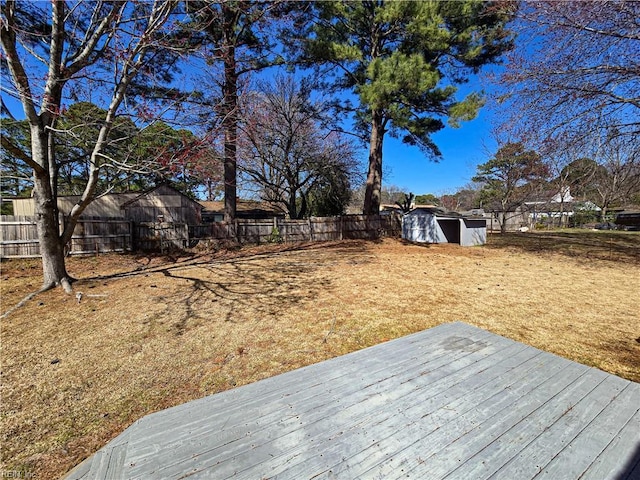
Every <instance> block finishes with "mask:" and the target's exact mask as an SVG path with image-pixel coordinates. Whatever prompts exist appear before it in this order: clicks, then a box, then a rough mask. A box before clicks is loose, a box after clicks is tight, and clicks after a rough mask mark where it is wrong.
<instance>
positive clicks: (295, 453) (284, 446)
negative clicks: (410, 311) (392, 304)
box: [67, 323, 640, 480]
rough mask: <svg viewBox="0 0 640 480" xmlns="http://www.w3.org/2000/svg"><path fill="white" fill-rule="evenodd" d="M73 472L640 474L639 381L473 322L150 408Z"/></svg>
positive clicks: (114, 475)
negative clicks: (165, 407)
mask: <svg viewBox="0 0 640 480" xmlns="http://www.w3.org/2000/svg"><path fill="white" fill-rule="evenodd" d="M67 478H69V479H80V478H81V479H94V478H95V479H125V478H127V479H128V478H141V479H146V478H157V479H184V478H190V479H191V478H194V479H195V478H208V479H225V478H234V479H235V478H243V479H265V478H274V479H275V478H277V479H295V480H299V479H311V478H313V479H369V478H370V479H394V478H413V479H443V478H446V479H473V480H480V479H507V480H512V479H518V480H523V479H533V478H535V479H536V480H537V479H563V480H570V479H581V480H589V479H590V480H603V479H615V480H623V479H628V480H632V479H640V384H638V383H633V382H629V381H627V380H623V379H621V378H619V377H616V376H614V375H610V374H607V373H604V372H602V371H600V370H596V369H593V368H589V367H586V366H584V365H580V364H578V363H575V362H571V361H569V360H566V359H563V358H560V357H557V356H555V355H552V354H549V353H545V352H542V351H540V350H537V349H535V348H532V347H529V346H526V345H523V344H521V343H518V342H515V341H512V340H509V339H506V338H503V337H500V336H498V335H494V334H492V333H489V332H486V331H484V330H480V329H478V328H475V327H471V326H469V325H466V324H463V323H451V324H445V325H441V326H438V327H436V328H433V329H430V330H426V331H424V332H420V333H417V334H414V335H410V336H407V337H404V338H400V339H398V340H394V341H391V342H387V343H384V344H381V345H378V346H375V347H372V348H368V349H365V350H361V351H358V352H355V353H352V354H349V355H345V356H342V357H338V358H335V359H332V360H328V361H325V362H322V363H319V364H316V365H312V366H309V367H306V368H302V369H299V370H295V371H292V372H289V373H285V374H283V375H279V376H277V377H273V378H269V379H266V380H262V381H260V382H257V383H254V384H251V385H247V386H244V387H240V388H237V389H234V390H230V391H226V392H222V393H219V394H216V395H212V396H209V397H206V398H203V399H200V400H196V401H193V402H189V403H186V404H184V405H180V406H177V407H174V408H170V409H168V410H164V411H160V412H157V413H154V414H152V415H149V416H147V417H144V418H142V419H140V420H139V421H137V422H136V423H135V424H133V425H132V426H131V427H130V428H129V429H127V430H126V431H125V432H123V433H122V434H121V435H120V436H119V437H117V438H115V439H114V440H113V441H111V442H110V443H109V444H107V445H106V446H105V447H104V448H103V449H102V450H100V451H99V452H97V453H96V454H95V455H94V456H93V457H91V458H89V459H87V460H86V461H85V462H84V463H82V464H81V465H80V466H78V467H77V468H76V469H75V470H74V471H72V472H71V473H70V474H69V476H68V477H67Z"/></svg>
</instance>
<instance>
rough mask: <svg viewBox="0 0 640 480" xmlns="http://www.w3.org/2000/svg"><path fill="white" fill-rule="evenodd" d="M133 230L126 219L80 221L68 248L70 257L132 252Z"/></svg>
mask: <svg viewBox="0 0 640 480" xmlns="http://www.w3.org/2000/svg"><path fill="white" fill-rule="evenodd" d="M132 230H133V226H132V223H131V222H130V221H128V220H124V219H123V220H105V219H80V221H79V222H78V224H77V225H76V228H75V229H74V230H73V236H72V237H71V242H69V245H68V246H67V248H68V249H69V255H87V254H98V253H106V252H127V251H131V250H132V249H133V242H132Z"/></svg>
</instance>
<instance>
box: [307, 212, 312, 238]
mask: <svg viewBox="0 0 640 480" xmlns="http://www.w3.org/2000/svg"><path fill="white" fill-rule="evenodd" d="M307 222H308V223H309V241H310V242H313V227H312V225H313V223H311V217H309V218H307Z"/></svg>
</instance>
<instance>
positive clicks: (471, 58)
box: [301, 1, 512, 213]
mask: <svg viewBox="0 0 640 480" xmlns="http://www.w3.org/2000/svg"><path fill="white" fill-rule="evenodd" d="M313 8H314V12H315V16H314V21H313V22H312V23H311V24H310V26H309V30H308V31H305V32H304V35H303V36H302V38H303V40H302V42H303V51H302V52H301V58H302V59H304V60H306V61H307V64H308V65H311V66H313V65H316V66H318V65H319V66H321V67H324V68H328V73H329V77H325V78H328V79H329V80H328V81H326V83H325V87H326V88H328V89H329V90H330V91H333V92H337V91H345V90H346V91H348V92H352V93H353V94H355V95H356V103H353V102H352V101H351V98H345V99H344V100H338V101H336V103H335V107H336V108H337V110H339V111H341V112H346V113H350V114H352V115H353V116H352V118H353V120H354V122H355V127H356V131H357V132H359V133H360V135H361V136H362V137H363V138H366V139H368V142H369V152H370V153H369V169H368V175H367V190H366V194H365V201H364V203H365V204H364V211H365V213H378V211H379V206H380V195H381V185H382V145H383V140H384V136H385V134H387V133H389V134H390V135H394V136H398V137H401V138H402V140H403V141H404V142H405V143H407V144H409V145H416V146H419V147H420V148H422V149H423V151H424V152H425V153H426V154H427V155H428V156H431V157H434V158H437V157H439V156H440V151H439V149H438V147H437V146H436V145H435V143H434V142H433V140H432V138H431V135H432V134H433V133H434V132H436V131H438V130H440V129H442V128H443V127H444V122H443V121H444V120H448V121H449V123H450V124H452V125H456V124H457V122H458V121H459V120H469V119H472V118H474V117H475V115H476V113H477V111H478V109H479V108H480V106H481V105H482V97H481V95H480V93H479V92H472V93H469V94H468V95H466V97H465V98H463V99H458V98H457V96H456V94H457V90H458V89H457V87H456V85H457V84H462V83H465V82H466V81H467V80H468V78H469V76H470V75H472V74H474V73H477V72H478V71H479V69H480V68H481V67H482V66H483V65H486V64H488V63H492V62H496V61H497V60H498V59H499V57H500V55H501V54H502V53H503V52H504V51H505V50H506V49H508V48H510V47H511V42H512V39H511V37H510V35H509V33H508V31H507V30H506V28H505V24H506V21H507V20H508V18H509V11H508V10H506V9H503V8H498V5H497V4H492V3H486V2H480V1H459V2H438V1H423V2H385V1H380V2H372V1H362V2H350V1H326V2H324V1H323V2H315V3H314V4H313ZM319 71H320V68H319Z"/></svg>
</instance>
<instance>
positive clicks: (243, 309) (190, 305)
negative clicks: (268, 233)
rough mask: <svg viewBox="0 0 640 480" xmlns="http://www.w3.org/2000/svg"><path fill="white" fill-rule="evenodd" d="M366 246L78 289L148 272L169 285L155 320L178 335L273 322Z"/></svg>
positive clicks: (292, 250)
mask: <svg viewBox="0 0 640 480" xmlns="http://www.w3.org/2000/svg"><path fill="white" fill-rule="evenodd" d="M371 246H372V244H371V243H370V242H365V241H346V242H330V243H314V244H288V245H281V246H273V247H272V248H266V249H264V250H259V251H256V250H255V249H248V250H247V251H245V252H242V251H240V252H235V253H234V255H235V256H233V257H232V258H229V257H228V256H225V255H223V256H220V257H218V258H216V257H213V256H210V255H200V256H197V257H189V258H187V259H185V260H182V261H175V262H174V263H170V264H164V265H160V266H151V265H150V264H147V266H145V267H143V268H137V269H136V270H133V271H129V272H122V273H118V274H113V275H105V276H96V277H90V278H84V279H82V280H80V282H79V285H82V284H91V283H92V282H96V281H105V280H107V281H108V280H118V279H125V278H131V277H136V276H148V275H149V274H154V273H158V274H162V275H163V276H164V277H166V278H168V279H171V280H175V284H174V285H175V286H176V287H175V290H173V291H172V292H170V293H169V294H168V295H166V296H163V295H159V296H156V298H157V299H158V301H159V302H161V303H162V304H163V305H164V308H163V311H162V312H161V313H160V315H161V316H162V317H164V318H167V319H168V321H169V322H170V325H171V327H170V329H171V331H172V332H173V333H175V335H183V334H184V333H185V332H186V331H188V330H189V329H190V328H192V327H195V326H197V325H199V324H201V323H210V322H212V321H216V322H231V323H238V322H243V321H248V320H249V319H251V320H252V321H255V320H260V321H262V320H268V319H277V318H278V316H280V315H283V314H284V313H285V312H286V311H287V310H289V309H291V308H294V307H296V308H300V306H301V305H306V304H312V303H313V301H314V299H316V298H317V297H318V296H319V294H320V293H321V292H322V291H324V290H326V289H328V288H330V287H331V284H332V279H331V277H330V274H329V272H325V271H323V269H325V268H327V267H330V266H332V265H337V264H339V263H341V262H343V261H345V259H347V258H348V259H349V262H353V261H356V262H357V261H368V260H370V258H371V256H372V254H371V253H370V252H369V250H370V248H371ZM185 283H186V284H187V287H185V286H184V285H185ZM221 311H222V312H226V313H224V315H220V312H221Z"/></svg>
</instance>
